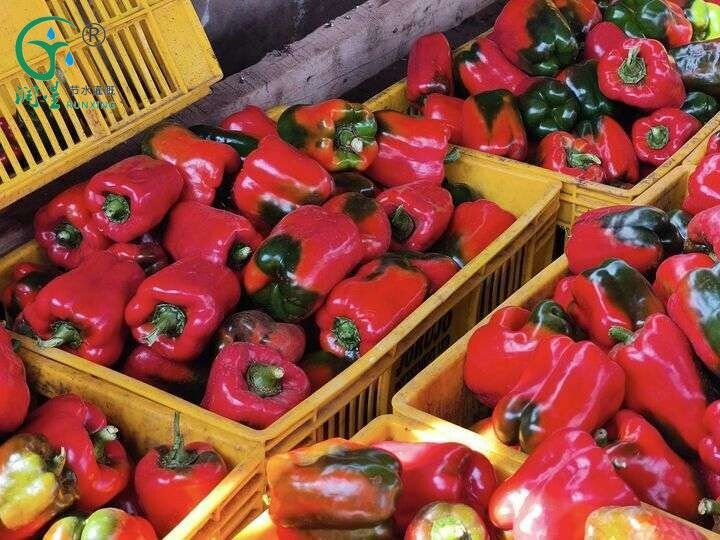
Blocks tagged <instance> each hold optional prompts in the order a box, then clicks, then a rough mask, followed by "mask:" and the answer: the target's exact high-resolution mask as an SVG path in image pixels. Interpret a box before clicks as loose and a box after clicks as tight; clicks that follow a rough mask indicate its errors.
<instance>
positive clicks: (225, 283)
mask: <svg viewBox="0 0 720 540" xmlns="http://www.w3.org/2000/svg"><path fill="white" fill-rule="evenodd" d="M238 300H240V284H239V282H238V279H237V277H236V276H235V274H233V272H232V271H231V270H229V269H228V268H227V267H225V266H221V265H219V264H215V263H212V262H210V261H208V260H205V259H201V258H198V257H190V258H186V259H182V260H179V261H177V262H175V263H173V264H171V265H170V266H167V267H165V268H163V269H162V270H160V271H159V272H157V273H155V274H153V275H152V276H150V277H148V278H146V279H145V281H143V282H142V284H141V285H140V287H138V290H137V293H136V294H135V296H133V297H132V299H130V301H129V302H128V303H127V307H126V308H125V322H126V323H127V325H128V326H129V327H130V330H131V331H132V334H133V337H135V339H137V340H138V341H139V342H140V343H144V344H146V345H148V346H149V347H150V348H151V349H152V350H154V351H155V352H157V353H158V354H161V355H162V356H164V357H166V358H169V359H170V360H175V361H177V362H189V361H192V360H194V359H195V358H197V356H199V354H200V353H201V352H202V350H203V348H204V347H205V345H207V343H208V342H209V341H210V339H211V338H212V336H213V334H214V332H215V329H216V328H217V327H218V326H219V325H220V323H221V322H222V320H223V318H224V317H225V316H226V315H227V314H228V313H230V311H231V310H232V309H233V308H234V307H235V305H236V304H237V303H238Z"/></svg>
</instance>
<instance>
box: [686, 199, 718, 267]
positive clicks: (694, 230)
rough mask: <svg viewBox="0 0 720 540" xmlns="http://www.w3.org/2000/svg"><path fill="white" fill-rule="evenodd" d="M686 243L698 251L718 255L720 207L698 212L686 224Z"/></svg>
mask: <svg viewBox="0 0 720 540" xmlns="http://www.w3.org/2000/svg"><path fill="white" fill-rule="evenodd" d="M687 234H688V241H689V242H691V243H692V245H694V246H697V247H698V249H701V250H704V251H708V252H712V253H714V254H715V255H717V254H718V253H720V205H718V206H713V207H712V208H708V209H707V210H703V211H702V212H698V213H697V214H695V216H693V218H692V219H691V220H690V223H688V228H687Z"/></svg>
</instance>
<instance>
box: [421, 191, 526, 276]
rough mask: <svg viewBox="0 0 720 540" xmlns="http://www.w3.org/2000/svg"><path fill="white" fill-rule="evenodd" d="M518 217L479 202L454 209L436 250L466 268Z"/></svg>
mask: <svg viewBox="0 0 720 540" xmlns="http://www.w3.org/2000/svg"><path fill="white" fill-rule="evenodd" d="M513 223H515V216H513V215H512V214H511V213H510V212H508V211H506V210H503V209H502V208H500V206H498V205H497V204H495V203H494V202H492V201H488V200H485V199H479V200H477V201H472V202H465V203H462V204H461V205H459V206H458V207H457V208H455V213H454V214H453V216H452V220H450V225H449V226H448V228H447V230H446V231H445V234H444V235H443V237H442V238H441V240H440V242H439V243H438V245H437V246H436V247H435V248H434V249H435V250H437V251H438V252H440V253H444V254H445V255H448V256H450V257H452V258H453V260H454V261H455V263H456V264H457V265H458V266H459V267H461V268H462V267H463V266H465V265H466V264H468V263H469V262H470V261H471V260H473V259H474V258H475V257H476V256H477V255H479V254H480V253H481V252H482V251H483V250H484V249H485V248H486V247H488V246H489V245H490V244H492V243H493V241H494V240H495V239H496V238H497V237H498V236H500V235H501V234H502V233H504V232H505V231H506V230H507V229H508V228H509V227H510V226H511V225H512V224H513Z"/></svg>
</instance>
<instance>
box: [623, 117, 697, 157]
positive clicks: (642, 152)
mask: <svg viewBox="0 0 720 540" xmlns="http://www.w3.org/2000/svg"><path fill="white" fill-rule="evenodd" d="M701 127H702V124H701V123H700V120H698V119H697V118H695V117H694V116H693V115H691V114H688V113H686V112H683V111H681V110H680V109H673V108H670V107H665V108H662V109H658V110H656V111H654V112H653V113H652V114H651V115H650V116H646V117H644V118H639V119H637V120H635V123H634V124H633V126H632V140H633V146H634V147H635V153H636V154H637V157H638V159H639V160H640V161H642V162H643V163H648V164H650V165H654V166H656V167H657V166H659V165H662V164H663V163H665V161H667V160H668V159H670V157H671V156H672V155H673V154H674V153H675V152H677V151H678V150H679V149H680V147H681V146H682V145H683V144H685V143H686V142H687V141H688V140H689V139H690V137H692V136H693V135H695V133H697V132H698V130H699V129H700V128H701Z"/></svg>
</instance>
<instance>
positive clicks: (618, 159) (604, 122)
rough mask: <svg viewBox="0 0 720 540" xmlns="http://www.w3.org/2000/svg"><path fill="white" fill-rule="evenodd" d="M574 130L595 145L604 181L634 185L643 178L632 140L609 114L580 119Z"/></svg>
mask: <svg viewBox="0 0 720 540" xmlns="http://www.w3.org/2000/svg"><path fill="white" fill-rule="evenodd" d="M575 133H576V134H577V135H579V136H580V137H582V138H583V139H585V140H587V141H589V142H590V143H592V144H593V145H594V147H595V152H597V156H598V157H599V158H600V161H601V163H600V166H601V167H602V170H603V173H604V175H603V176H604V178H603V180H604V181H605V182H607V183H612V182H621V181H625V182H628V183H630V184H634V183H635V182H637V181H638V180H639V179H640V164H639V162H638V157H637V155H636V154H635V149H634V148H633V144H632V141H631V140H630V137H628V136H627V134H626V133H625V130H624V129H623V128H622V126H621V125H620V124H619V123H618V122H617V121H615V120H613V119H612V118H611V117H610V116H598V117H596V118H594V119H591V120H581V121H580V122H578V124H577V125H576V126H575Z"/></svg>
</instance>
